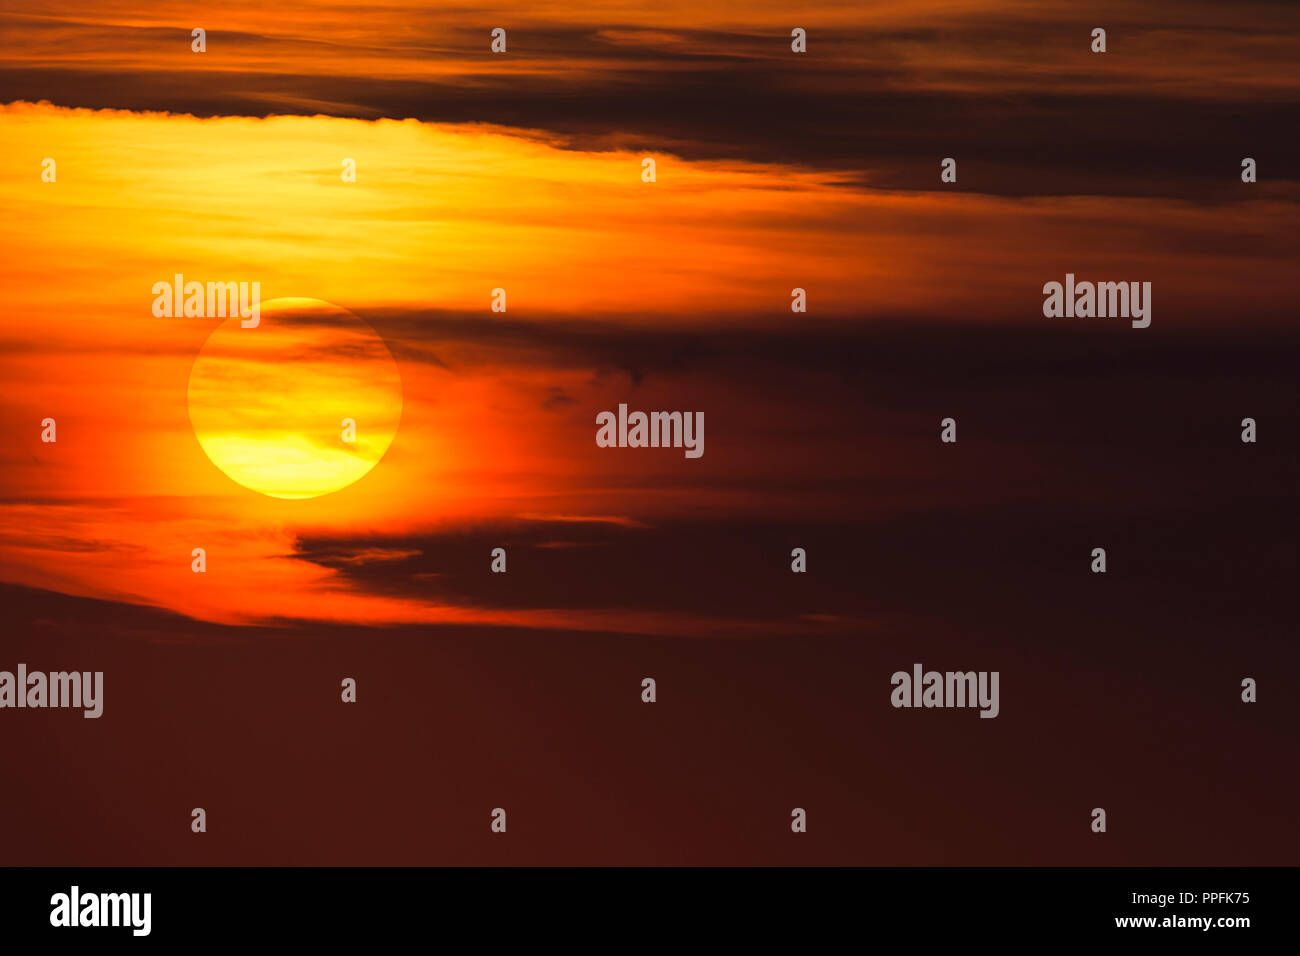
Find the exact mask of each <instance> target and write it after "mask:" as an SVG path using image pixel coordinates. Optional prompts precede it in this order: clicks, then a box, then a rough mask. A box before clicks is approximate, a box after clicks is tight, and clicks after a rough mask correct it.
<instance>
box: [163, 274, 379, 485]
mask: <svg viewBox="0 0 1300 956" xmlns="http://www.w3.org/2000/svg"><path fill="white" fill-rule="evenodd" d="M189 411H190V424H191V425H193V426H194V434H195V436H196V437H197V438H198V440H199V445H201V446H202V448H203V451H204V452H205V453H206V454H207V456H208V457H209V458H210V459H212V463H213V464H214V465H216V466H217V467H218V468H220V469H221V470H222V471H223V472H225V473H226V474H227V475H228V476H230V478H232V479H233V480H235V481H236V482H238V483H239V484H241V485H243V486H244V487H245V488H251V489H252V490H254V491H258V492H261V493H262V494H264V495H270V496H271V497H274V498H314V497H316V496H318V495H324V494H328V493H330V492H332V491H338V490H339V489H340V488H346V487H347V486H348V485H350V484H352V483H353V482H354V481H357V480H358V479H360V478H361V477H363V476H364V475H365V474H366V473H367V472H368V471H370V469H371V468H373V467H375V465H376V464H378V463H379V460H380V459H381V458H383V457H384V453H385V452H386V451H387V450H388V446H389V445H390V444H391V443H392V441H393V437H394V436H395V435H396V434H397V427H398V424H399V422H400V421H401V417H402V379H401V375H400V374H399V373H398V370H397V363H396V362H394V361H393V356H392V354H391V353H390V352H389V351H388V347H387V346H386V345H385V344H384V340H383V339H382V338H380V336H379V334H378V333H377V332H376V331H375V330H374V329H372V328H371V327H370V326H369V325H368V324H366V323H365V322H364V321H363V320H362V319H360V318H358V317H357V316H355V315H353V314H352V313H351V312H349V311H347V310H346V309H341V308H339V307H338V306H336V305H331V304H330V303H328V302H323V301H321V300H319V299H299V298H292V299H288V298H286V299H273V300H271V301H269V302H264V303H262V306H261V319H260V321H259V323H258V324H257V325H256V327H254V328H244V327H243V326H242V324H241V319H240V317H239V316H238V315H235V316H232V317H231V318H229V319H227V320H226V321H225V322H224V323H222V324H221V325H220V326H218V327H217V328H216V329H214V330H213V332H212V334H211V335H209V336H208V340H207V341H206V342H205V343H204V345H203V348H202V349H201V350H200V351H199V354H198V356H197V357H196V358H195V360H194V367H193V368H192V369H191V370H190V382H189Z"/></svg>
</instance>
